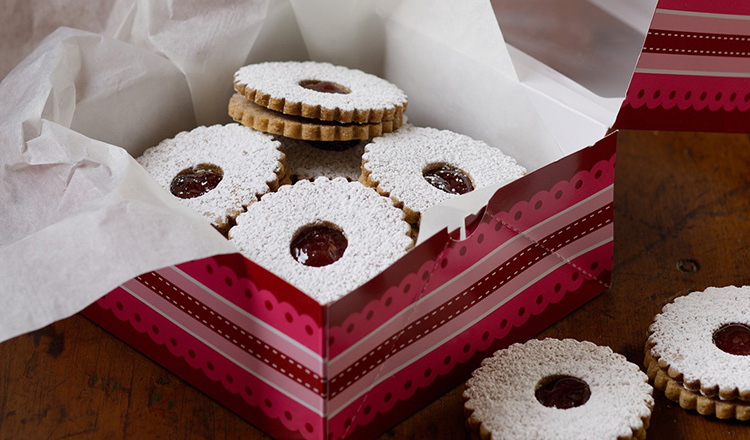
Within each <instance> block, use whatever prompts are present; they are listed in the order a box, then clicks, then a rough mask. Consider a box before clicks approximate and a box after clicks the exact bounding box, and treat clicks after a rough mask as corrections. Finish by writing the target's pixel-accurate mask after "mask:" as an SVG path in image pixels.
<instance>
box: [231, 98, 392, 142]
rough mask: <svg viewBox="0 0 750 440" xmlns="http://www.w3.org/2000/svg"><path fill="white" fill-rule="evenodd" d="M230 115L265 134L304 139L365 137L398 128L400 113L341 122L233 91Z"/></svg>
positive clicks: (342, 139) (332, 139) (336, 139)
mask: <svg viewBox="0 0 750 440" xmlns="http://www.w3.org/2000/svg"><path fill="white" fill-rule="evenodd" d="M229 116H231V117H232V118H233V119H234V120H235V121H237V122H239V123H241V124H242V125H245V126H247V127H250V128H253V129H255V130H258V131H263V132H265V133H271V134H278V135H281V136H285V137H288V138H293V139H302V140H306V141H350V140H355V139H358V140H366V139H370V138H373V137H376V136H380V135H382V134H384V133H391V132H393V131H395V130H397V129H398V128H399V127H401V124H402V121H403V118H402V115H398V117H397V118H396V119H394V120H392V121H382V122H379V123H372V124H340V123H338V122H329V121H316V120H309V119H305V118H301V117H298V116H289V115H285V114H282V113H278V112H274V111H271V110H268V109H267V108H265V107H261V106H259V105H256V104H253V103H252V102H250V101H248V100H247V99H245V97H244V96H242V95H239V94H237V93H235V94H234V95H233V96H232V99H230V100H229Z"/></svg>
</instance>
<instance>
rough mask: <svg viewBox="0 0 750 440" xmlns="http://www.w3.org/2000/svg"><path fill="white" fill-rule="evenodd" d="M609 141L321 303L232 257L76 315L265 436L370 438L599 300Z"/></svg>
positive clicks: (138, 287) (496, 199)
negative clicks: (504, 350) (486, 361)
mask: <svg viewBox="0 0 750 440" xmlns="http://www.w3.org/2000/svg"><path fill="white" fill-rule="evenodd" d="M615 144H616V138H615V135H611V136H609V137H606V138H605V139H603V140H601V141H600V142H598V143H597V144H596V145H594V146H592V147H589V148H585V149H583V150H580V151H579V152H577V153H574V154H572V155H569V156H567V157H564V158H563V159H561V160H559V161H557V162H555V163H552V164H550V165H548V166H546V167H544V168H541V169H539V170H537V171H535V172H533V173H530V174H528V175H526V176H524V177H523V178H521V179H519V180H517V181H515V182H512V183H510V184H508V185H506V186H505V187H503V188H501V189H500V190H498V191H497V193H496V194H495V195H494V196H493V198H492V199H491V200H490V202H489V203H488V204H487V205H486V206H485V207H484V208H483V209H482V210H481V211H480V213H479V214H478V215H476V216H473V218H471V219H467V221H469V222H470V225H468V227H467V229H469V230H470V231H471V233H470V235H469V236H468V237H467V238H466V239H463V240H459V239H458V234H457V233H449V232H448V231H445V230H444V231H442V232H441V233H438V234H436V235H434V236H433V237H431V238H429V239H428V240H427V241H425V242H424V243H422V244H421V245H419V246H418V247H416V248H415V249H413V250H412V251H411V252H409V253H408V254H407V255H405V256H404V257H403V258H402V259H401V260H400V261H398V262H397V263H395V264H394V265H392V266H391V267H389V268H388V269H387V270H385V271H384V272H383V273H381V274H380V275H378V276H377V277H376V278H374V279H372V280H371V281H369V282H368V283H366V284H365V285H363V286H362V287H360V288H358V289H357V290H355V291H354V292H352V293H350V294H349V295H347V296H345V297H343V298H341V299H340V300H338V301H336V302H334V303H331V304H329V305H326V306H321V305H320V304H318V303H317V302H315V301H314V300H312V299H311V298H310V297H308V296H307V295H305V294H304V293H302V292H301V291H299V290H297V289H296V288H295V287H293V286H291V285H289V284H288V283H286V282H285V281H283V280H281V279H279V278H278V277H276V276H275V275H273V274H271V273H270V272H268V271H266V270H265V269H263V268H261V267H260V266H258V265H256V264H255V263H253V262H252V261H249V260H247V259H246V258H244V257H242V256H241V255H239V254H229V255H217V256H214V257H210V258H206V259H202V260H197V261H190V262H187V263H183V264H178V265H176V266H171V267H165V268H162V269H159V270H155V271H153V272H149V273H145V274H142V275H141V276H138V277H136V278H134V279H132V280H130V281H128V282H126V283H124V284H122V285H121V286H120V287H118V288H117V289H115V290H113V291H112V292H110V293H109V294H108V295H106V296H105V297H103V298H102V299H100V300H99V301H97V302H96V303H94V304H93V305H91V306H90V307H88V308H87V309H86V310H85V311H84V314H85V315H86V316H87V317H89V318H90V319H92V320H93V321H94V322H96V323H98V324H99V325H101V326H102V327H104V328H105V329H107V330H109V331H110V332H112V333H114V334H115V335H117V336H118V337H120V338H122V339H123V340H125V341H126V342H128V343H130V344H131V345H133V346H134V347H135V348H137V349H139V350H141V351H142V352H144V353H145V354H147V355H148V356H150V357H151V358H153V359H154V360H156V361H157V362H159V363H161V364H162V365H164V366H165V367H166V368H168V369H169V370H171V371H173V372H174V373H175V374H177V375H179V376H181V377H183V378H184V379H185V380H187V381H189V382H190V383H192V384H193V385H194V386H196V387H197V388H199V389H201V390H203V391H204V392H205V393H206V394H208V395H210V396H212V397H214V398H215V399H217V400H218V401H220V402H222V403H224V404H225V405H226V406H227V407H229V408H231V409H232V410H233V411H235V412H237V413H238V414H240V415H241V416H243V417H245V418H246V419H247V420H249V421H251V422H252V423H253V424H255V425H256V426H258V427H259V428H261V429H263V430H264V431H266V432H268V433H269V434H271V435H272V436H274V437H276V438H290V439H292V438H294V439H307V440H313V439H315V440H318V439H342V438H356V439H362V438H372V437H374V436H376V435H378V434H380V433H382V432H383V431H384V430H385V429H387V428H388V427H390V426H392V425H393V424H395V423H397V422H398V421H399V420H401V419H402V418H404V417H405V416H406V415H408V414H410V413H411V412H413V411H415V410H417V409H419V408H420V407H422V406H423V405H425V404H426V403H428V402H430V401H431V400H433V399H434V398H436V397H437V396H439V395H441V394H443V393H445V392H446V391H447V390H449V389H451V388H452V387H455V386H456V385H457V384H459V383H460V382H461V381H463V380H465V378H466V377H467V375H468V373H469V372H470V371H471V370H472V369H474V368H475V367H476V366H477V365H478V363H479V362H480V361H481V359H483V358H484V357H486V356H488V355H489V354H490V353H492V352H493V351H495V350H497V349H499V348H501V347H504V346H507V345H508V344H510V343H512V342H515V341H520V340H525V339H528V338H529V337H531V336H533V335H534V334H536V333H537V332H539V331H541V330H542V329H543V328H545V327H547V326H549V325H550V324H551V323H553V322H555V321H556V320H558V319H560V318H562V317H563V316H565V315H566V314H567V313H569V312H570V311H572V310H573V309H575V308H577V307H578V306H580V305H581V304H583V303H585V302H586V301H588V300H589V299H591V298H592V297H594V296H595V295H597V294H599V293H601V292H602V291H603V290H604V289H606V288H607V286H608V283H609V280H610V275H611V270H612V234H613V224H612V200H613V187H614V185H613V183H614V163H615Z"/></svg>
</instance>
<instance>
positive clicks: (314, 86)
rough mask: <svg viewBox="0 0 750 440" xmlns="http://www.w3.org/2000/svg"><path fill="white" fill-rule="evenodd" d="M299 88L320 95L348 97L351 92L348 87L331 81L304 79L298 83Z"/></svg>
mask: <svg viewBox="0 0 750 440" xmlns="http://www.w3.org/2000/svg"><path fill="white" fill-rule="evenodd" d="M299 85H300V86H301V87H304V88H306V89H310V90H314V91H316V92H320V93H338V94H341V95H348V94H349V93H351V92H352V91H351V90H350V89H349V87H346V86H342V85H341V84H339V83H335V82H333V81H321V80H318V79H306V80H303V81H300V82H299Z"/></svg>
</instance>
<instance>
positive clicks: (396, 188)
mask: <svg viewBox="0 0 750 440" xmlns="http://www.w3.org/2000/svg"><path fill="white" fill-rule="evenodd" d="M525 172H526V170H525V169H524V168H523V167H522V166H520V165H518V164H517V163H516V161H515V159H513V158H512V157H509V156H506V155H505V154H503V153H502V152H501V151H500V150H499V149H497V148H492V147H490V146H489V145H487V144H486V143H484V142H481V141H478V140H475V139H472V138H470V137H468V136H464V135H462V134H458V133H454V132H452V131H448V130H437V129H434V128H424V127H411V126H410V127H403V128H402V129H401V130H399V131H398V132H396V133H392V134H388V135H384V136H382V137H380V138H377V139H373V141H372V142H371V143H369V144H368V145H367V146H366V147H365V153H364V155H363V156H362V176H361V177H360V181H361V182H362V183H364V184H365V185H368V186H371V187H373V188H376V189H377V191H378V192H379V193H380V194H382V195H385V196H389V197H390V198H391V199H393V201H394V203H395V204H396V206H400V207H403V209H404V212H405V213H406V219H407V221H408V222H410V223H418V222H419V219H420V216H421V214H422V213H423V212H424V211H425V210H427V209H428V208H429V207H431V206H434V205H437V204H438V203H440V202H443V201H445V200H448V199H449V198H451V197H456V196H457V195H460V194H465V193H467V192H469V191H472V190H474V189H475V188H480V187H484V186H489V185H493V184H502V183H507V182H510V181H512V180H515V179H517V178H519V177H521V176H523V175H524V173H525Z"/></svg>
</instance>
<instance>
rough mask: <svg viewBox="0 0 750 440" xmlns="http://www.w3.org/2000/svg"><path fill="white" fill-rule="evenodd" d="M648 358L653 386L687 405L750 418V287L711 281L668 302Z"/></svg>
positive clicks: (657, 322)
mask: <svg viewBox="0 0 750 440" xmlns="http://www.w3.org/2000/svg"><path fill="white" fill-rule="evenodd" d="M644 363H645V365H646V368H647V369H648V376H649V377H650V378H651V380H653V381H654V386H655V387H656V388H657V389H658V390H660V391H663V392H664V394H665V395H666V396H667V398H669V399H670V400H673V401H675V402H678V403H679V404H680V406H681V407H682V408H684V409H691V410H696V411H697V412H698V413H700V414H703V415H715V416H716V417H717V418H719V419H736V420H742V421H748V420H750V287H747V286H745V287H734V286H729V287H722V288H715V287H710V288H708V289H706V290H705V291H702V292H693V293H691V294H689V295H686V296H683V297H680V298H677V299H675V300H674V302H673V303H670V304H667V305H666V306H664V308H663V309H662V313H660V314H659V315H657V316H656V317H655V318H654V322H653V323H652V324H651V327H650V328H649V337H648V341H647V342H646V355H645V360H644Z"/></svg>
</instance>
